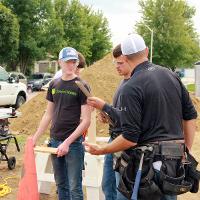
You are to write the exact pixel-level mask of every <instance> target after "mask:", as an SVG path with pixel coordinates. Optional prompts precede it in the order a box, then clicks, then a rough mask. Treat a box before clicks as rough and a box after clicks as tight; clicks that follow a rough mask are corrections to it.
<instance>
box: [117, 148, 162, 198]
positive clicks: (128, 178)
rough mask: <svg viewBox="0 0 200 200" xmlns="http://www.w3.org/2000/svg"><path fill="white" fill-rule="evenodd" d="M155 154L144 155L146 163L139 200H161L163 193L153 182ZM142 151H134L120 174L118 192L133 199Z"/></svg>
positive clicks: (143, 168) (143, 169)
mask: <svg viewBox="0 0 200 200" xmlns="http://www.w3.org/2000/svg"><path fill="white" fill-rule="evenodd" d="M153 154H154V153H153V152H148V151H147V152H146V153H145V155H144V163H143V167H142V177H141V182H140V188H139V193H138V199H139V200H146V199H154V200H160V198H161V195H162V194H161V191H160V189H159V187H158V186H157V185H156V184H155V182H154V181H153V177H154V170H153V168H152V162H153ZM140 158H141V151H140V150H137V148H136V149H134V150H132V153H131V159H130V160H129V163H128V165H127V167H126V168H125V169H124V171H123V173H121V172H122V171H121V172H120V174H121V178H120V182H119V186H118V190H119V191H120V192H121V193H122V194H123V195H124V196H125V197H126V198H127V199H131V195H132V191H133V187H134V182H135V177H136V173H137V170H138V167H139V162H140Z"/></svg>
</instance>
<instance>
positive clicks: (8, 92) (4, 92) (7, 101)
mask: <svg viewBox="0 0 200 200" xmlns="http://www.w3.org/2000/svg"><path fill="white" fill-rule="evenodd" d="M26 91H27V88H26V85H25V84H24V83H20V82H19V80H15V79H14V78H12V77H10V76H9V74H8V72H7V71H6V70H5V69H4V68H3V67H1V66H0V106H13V107H15V108H16V109H17V108H19V107H20V106H21V105H22V104H23V103H25V102H26V99H27V93H26Z"/></svg>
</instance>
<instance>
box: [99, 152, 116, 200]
mask: <svg viewBox="0 0 200 200" xmlns="http://www.w3.org/2000/svg"><path fill="white" fill-rule="evenodd" d="M102 190H103V193H104V195H105V200H116V198H117V188H116V181H115V172H114V170H113V155H112V154H106V155H105V157H104V167H103V178H102Z"/></svg>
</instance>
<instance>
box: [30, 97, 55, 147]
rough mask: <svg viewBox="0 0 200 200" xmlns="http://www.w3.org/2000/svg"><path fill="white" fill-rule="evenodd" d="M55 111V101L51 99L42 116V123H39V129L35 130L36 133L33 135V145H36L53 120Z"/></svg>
mask: <svg viewBox="0 0 200 200" xmlns="http://www.w3.org/2000/svg"><path fill="white" fill-rule="evenodd" d="M53 111H54V103H53V102H51V101H48V102H47V109H46V111H45V113H44V115H43V117H42V120H41V121H40V125H39V127H38V129H37V131H36V132H35V134H34V135H33V145H34V146H35V144H36V142H37V140H38V138H39V137H40V136H41V135H42V134H43V133H44V132H45V130H46V129H47V127H48V125H49V123H50V122H51V120H52V116H53Z"/></svg>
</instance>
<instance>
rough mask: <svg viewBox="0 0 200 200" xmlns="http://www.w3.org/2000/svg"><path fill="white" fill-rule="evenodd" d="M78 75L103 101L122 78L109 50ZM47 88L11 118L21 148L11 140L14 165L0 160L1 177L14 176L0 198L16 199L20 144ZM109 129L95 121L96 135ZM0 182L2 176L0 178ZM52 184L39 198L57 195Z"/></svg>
mask: <svg viewBox="0 0 200 200" xmlns="http://www.w3.org/2000/svg"><path fill="white" fill-rule="evenodd" d="M81 76H82V77H83V79H84V80H86V81H87V82H88V83H89V84H90V86H91V89H92V93H93V94H94V95H95V96H98V97H100V98H102V99H104V100H105V101H107V102H109V103H111V102H112V97H113V94H114V91H115V90H116V88H117V86H118V84H119V81H120V80H121V78H120V77H119V76H118V74H117V73H116V70H115V67H114V65H113V64H112V56H111V54H108V55H107V56H106V57H105V58H104V59H102V60H100V61H98V62H96V63H94V65H92V66H90V67H89V68H86V69H85V70H84V71H83V72H82V74H81ZM45 96H46V92H40V93H39V94H38V95H37V96H35V97H33V98H32V99H31V100H30V101H29V102H28V103H26V104H24V105H23V106H22V107H21V109H20V111H21V113H22V115H21V116H20V117H18V118H16V119H12V120H10V122H11V126H10V128H11V130H12V131H13V133H15V134H16V136H17V138H18V141H19V144H20V147H21V152H20V153H18V152H17V153H16V148H15V146H14V144H11V145H10V146H9V151H8V152H9V156H13V155H14V156H16V158H17V166H16V168H15V169H14V170H12V171H9V170H8V169H7V164H6V163H4V162H2V163H1V164H0V175H1V177H4V178H5V177H8V176H9V177H10V176H11V177H12V176H14V177H13V179H9V180H8V185H10V186H11V187H12V192H11V194H9V195H7V196H5V197H3V198H1V199H2V200H14V199H16V194H17V187H18V182H19V180H20V174H21V166H22V159H23V147H24V143H25V140H26V138H27V137H28V136H29V135H32V134H33V133H34V132H35V131H36V128H37V127H38V124H39V122H40V120H41V117H42V115H43V113H44V112H45V109H46V100H45ZM191 97H192V101H193V103H194V105H195V107H196V109H197V111H198V113H199V117H198V120H197V129H198V131H200V99H198V98H196V97H194V96H193V95H192V96H191ZM48 132H49V130H47V131H46V135H45V136H44V137H43V138H41V139H40V142H39V143H43V141H44V138H45V137H47V135H48ZM107 133H108V126H107V125H104V124H100V123H99V122H97V135H98V136H106V135H107ZM199 144H200V133H197V134H196V137H195V142H194V147H193V153H194V155H195V157H196V158H197V159H198V161H200V156H199V155H200V148H199ZM0 182H2V181H1V179H0ZM55 191H56V190H55V188H54V189H53V190H52V194H51V195H41V196H40V199H41V200H47V199H48V200H54V199H56V192H55ZM179 199H181V200H189V199H194V200H198V199H200V192H199V193H197V194H191V193H188V194H186V195H182V196H180V197H179Z"/></svg>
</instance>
